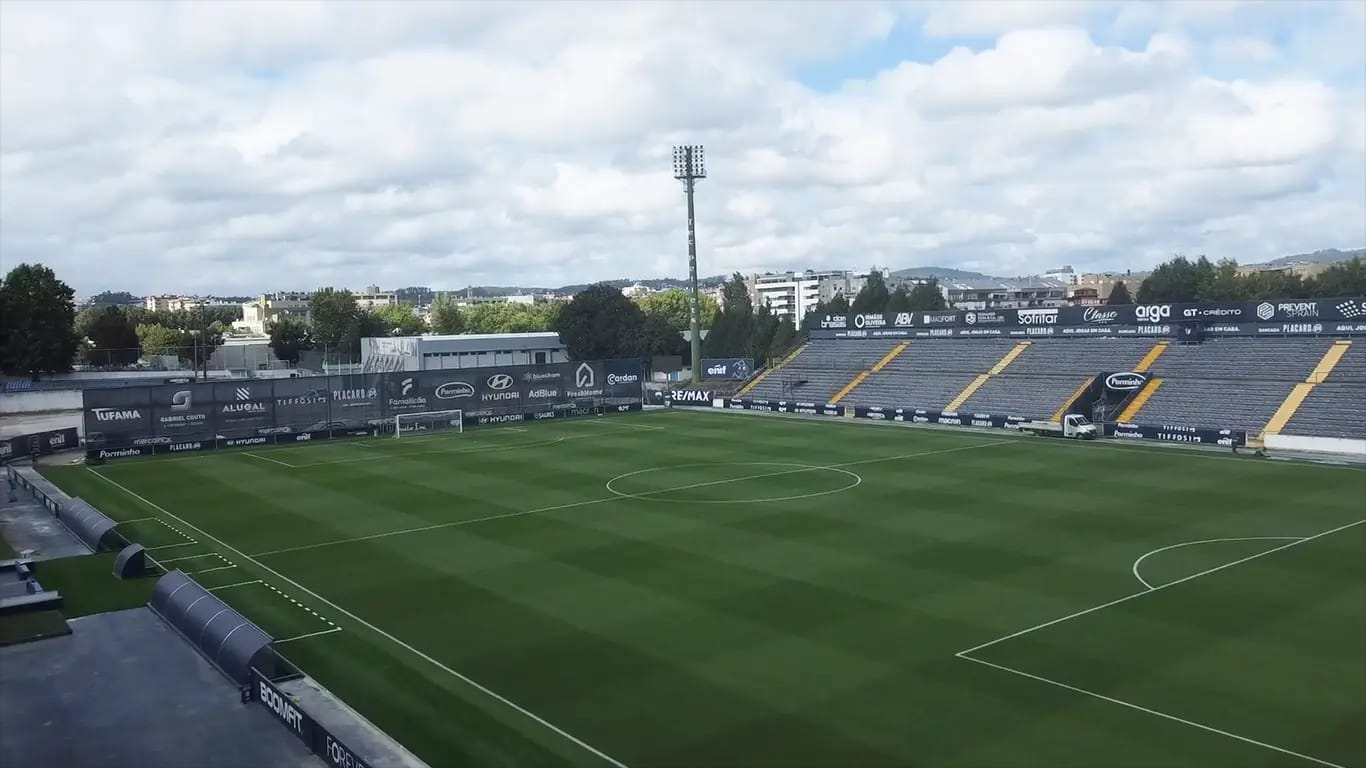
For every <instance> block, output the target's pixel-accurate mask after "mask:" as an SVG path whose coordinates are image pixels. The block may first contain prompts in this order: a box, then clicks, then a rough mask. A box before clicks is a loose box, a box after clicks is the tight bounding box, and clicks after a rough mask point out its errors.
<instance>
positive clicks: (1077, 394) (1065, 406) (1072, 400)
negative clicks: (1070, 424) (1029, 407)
mask: <svg viewBox="0 0 1366 768" xmlns="http://www.w3.org/2000/svg"><path fill="white" fill-rule="evenodd" d="M1092 381H1094V379H1093V378H1092V379H1087V380H1086V381H1083V382H1082V383H1081V386H1080V387H1077V391H1075V392H1073V393H1072V396H1071V397H1069V398H1067V402H1065V403H1063V404H1062V407H1061V408H1059V409H1058V410H1056V411H1054V412H1053V421H1062V415H1063V414H1064V413H1067V409H1068V408H1071V407H1072V403H1075V402H1077V398H1079V397H1081V393H1083V392H1085V391H1086V390H1087V388H1088V387H1090V386H1091V382H1092Z"/></svg>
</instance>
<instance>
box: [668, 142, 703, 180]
mask: <svg viewBox="0 0 1366 768" xmlns="http://www.w3.org/2000/svg"><path fill="white" fill-rule="evenodd" d="M674 178H675V179H705V178H707V163H706V156H705V155H704V154H703V149H702V145H701V144H693V145H687V146H681V147H674Z"/></svg>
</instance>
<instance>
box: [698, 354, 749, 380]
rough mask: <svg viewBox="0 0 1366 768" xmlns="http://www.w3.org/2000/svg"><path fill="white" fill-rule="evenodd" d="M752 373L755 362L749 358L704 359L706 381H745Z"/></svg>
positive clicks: (703, 373) (703, 369) (703, 374)
mask: <svg viewBox="0 0 1366 768" xmlns="http://www.w3.org/2000/svg"><path fill="white" fill-rule="evenodd" d="M752 373H754V361H753V360H751V359H749V358H724V359H718V358H707V357H704V358H702V377H703V378H706V379H735V380H736V381H744V380H745V379H748V378H749V377H750V374H752Z"/></svg>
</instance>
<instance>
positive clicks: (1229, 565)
mask: <svg viewBox="0 0 1366 768" xmlns="http://www.w3.org/2000/svg"><path fill="white" fill-rule="evenodd" d="M1362 523H1366V518H1363V519H1361V520H1357V521H1356V522H1354V523H1347V524H1346V525H1339V526H1338V527H1336V528H1333V529H1331V530H1327V531H1324V532H1323V533H1316V534H1314V535H1313V536H1307V537H1305V538H1303V539H1296V540H1294V541H1292V542H1290V543H1289V544H1282V545H1281V546H1279V547H1272V548H1271V549H1268V550H1266V551H1265V552H1258V553H1257V554H1255V555H1248V556H1247V557H1244V558H1240V559H1238V560H1234V561H1233V562H1231V563H1224V564H1223V565H1219V566H1215V567H1214V568H1207V569H1205V570H1203V571H1200V572H1199V573H1192V574H1191V575H1189V576H1183V577H1182V578H1179V579H1177V580H1176V581H1169V582H1167V583H1165V584H1160V585H1158V586H1156V587H1153V588H1151V589H1145V590H1143V591H1142V592H1135V593H1133V594H1131V595H1125V596H1124V597H1121V598H1119V599H1118V600H1111V601H1110V602H1108V603H1102V604H1100V605H1097V606H1095V607H1094V608H1087V609H1086V610H1084V611H1077V612H1076V613H1069V614H1067V615H1066V616H1062V617H1059V618H1056V619H1053V620H1052V621H1045V622H1044V623H1042V624H1036V625H1034V626H1032V627H1029V628H1027V629H1022V630H1020V631H1019V632H1012V633H1010V634H1008V635H1006V636H1004V637H998V638H996V639H995V640H990V641H988V642H985V643H982V644H981V645H974V646H973V647H971V648H968V649H967V650H965V651H959V652H958V655H960V656H961V655H963V654H965V653H972V652H974V651H980V650H982V649H983V648H987V647H990V646H993V645H996V644H997V643H1000V642H1004V641H1006V640H1010V639H1012V638H1016V637H1019V636H1021V635H1027V634H1029V633H1030V632H1035V631H1037V630H1040V629H1043V628H1044V627H1051V626H1053V625H1054V624H1060V623H1062V622H1064V621H1067V620H1069V619H1075V618H1078V617H1080V616H1085V615H1086V614H1088V613H1095V612H1096V611H1099V610H1101V609H1103V608H1109V607H1110V606H1112V605H1119V604H1120V603H1127V602H1129V601H1130V600H1133V599H1134V598H1135V597H1142V596H1143V595H1151V594H1153V593H1155V592H1161V591H1162V590H1164V589H1168V588H1170V587H1174V586H1176V585H1177V584H1184V583H1186V582H1188V581H1191V580H1192V579H1198V578H1200V577H1201V576H1208V575H1210V574H1211V573H1217V572H1219V571H1222V570H1224V569H1225V568H1232V567H1233V566H1235V565H1241V564H1243V563H1246V562H1249V561H1251V560H1256V559H1257V558H1259V557H1266V556H1267V555H1269V554H1271V553H1273V552H1280V551H1281V550H1283V549H1290V548H1291V547H1297V546H1299V545H1301V544H1304V543H1306V542H1310V541H1313V540H1315V539H1321V538H1323V537H1324V536H1329V535H1332V534H1334V533H1338V532H1339V531H1345V530H1347V529H1348V528H1353V527H1355V526H1358V525H1361V524H1362Z"/></svg>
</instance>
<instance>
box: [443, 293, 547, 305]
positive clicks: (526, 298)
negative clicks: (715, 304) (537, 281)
mask: <svg viewBox="0 0 1366 768" xmlns="http://www.w3.org/2000/svg"><path fill="white" fill-rule="evenodd" d="M535 303H536V297H535V296H534V295H532V294H530V293H522V294H517V295H516V296H465V297H461V296H456V297H455V305H456V306H457V307H472V306H474V305H476V304H526V305H528V306H530V305H532V304H535Z"/></svg>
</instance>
